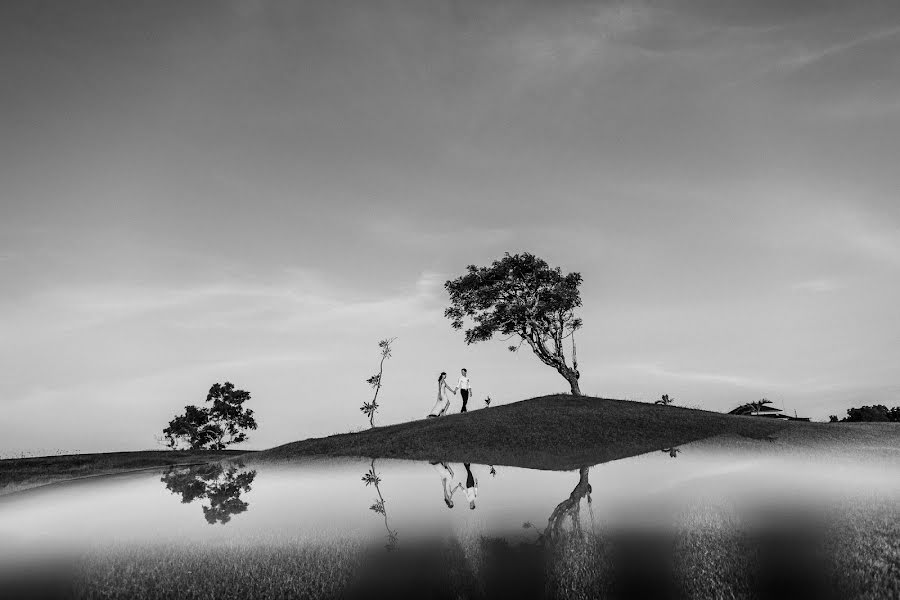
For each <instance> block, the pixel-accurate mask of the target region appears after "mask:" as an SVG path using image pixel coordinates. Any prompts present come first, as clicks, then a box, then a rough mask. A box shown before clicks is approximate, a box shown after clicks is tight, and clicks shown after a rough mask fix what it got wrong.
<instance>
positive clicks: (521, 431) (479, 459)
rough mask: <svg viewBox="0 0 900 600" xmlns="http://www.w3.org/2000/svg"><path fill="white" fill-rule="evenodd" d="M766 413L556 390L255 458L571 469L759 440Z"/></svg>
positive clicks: (768, 425)
mask: <svg viewBox="0 0 900 600" xmlns="http://www.w3.org/2000/svg"><path fill="white" fill-rule="evenodd" d="M782 427H784V424H783V423H777V422H774V421H771V420H769V419H759V418H752V417H738V416H733V415H725V414H721V413H714V412H708V411H703V410H692V409H687V408H680V407H673V406H660V405H655V404H645V403H640V402H629V401H625V400H608V399H603V398H591V397H586V396H582V397H576V396H569V395H553V396H542V397H539V398H532V399H530V400H523V401H521V402H516V403H513V404H506V405H503V406H497V407H494V408H489V409H481V410H477V411H474V412H470V413H467V414H456V415H450V416H447V417H441V418H438V419H423V420H419V421H410V422H408V423H400V424H397V425H389V426H387V427H377V428H375V429H370V430H368V431H363V432H360V433H347V434H341V435H333V436H330V437H326V438H314V439H308V440H303V441H299V442H293V443H290V444H285V445H283V446H278V447H275V448H272V449H270V450H266V451H264V452H260V453H258V454H257V455H255V458H271V459H285V458H293V457H299V456H311V455H331V456H366V457H372V458H404V459H414V460H444V461H453V462H473V463H481V464H492V465H510V466H519V467H529V468H536V469H575V468H578V467H581V466H584V465H592V464H597V463H601V462H606V461H609V460H616V459H620V458H626V457H628V456H634V455H636V454H643V453H644V452H650V451H652V450H659V449H662V448H668V447H671V446H677V445H679V444H684V443H687V442H692V441H695V440H699V439H702V438H706V437H710V436H714V435H719V434H723V433H732V434H737V435H742V436H748V437H754V438H764V437H767V436H769V435H772V434H773V433H775V432H776V431H778V430H779V429H781V428H782Z"/></svg>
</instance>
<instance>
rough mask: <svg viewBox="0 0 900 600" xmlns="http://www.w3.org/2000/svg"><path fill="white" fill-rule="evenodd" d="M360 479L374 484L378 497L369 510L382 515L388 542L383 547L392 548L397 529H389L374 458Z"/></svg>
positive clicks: (367, 484)
mask: <svg viewBox="0 0 900 600" xmlns="http://www.w3.org/2000/svg"><path fill="white" fill-rule="evenodd" d="M362 480H363V481H364V482H365V483H366V486H369V485H374V486H375V492H376V493H377V494H378V499H377V500H375V503H374V504H372V506H370V507H369V510H371V511H374V512H376V513H378V514H380V515H381V516H382V517H384V528H385V529H386V530H387V537H388V543H387V544H385V546H384V547H385V548H387V549H388V550H393V549H394V548H396V547H397V531H396V530H393V529H391V526H390V525H389V524H388V516H387V510H386V509H385V507H384V496H382V495H381V488H380V487H379V484H380V483H381V477H380V476H379V475H378V473H376V472H375V459H374V458H373V459H372V463H371V465H370V466H369V471H368V472H367V473H366V474H365V475H363V476H362Z"/></svg>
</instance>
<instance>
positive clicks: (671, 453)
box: [660, 447, 681, 458]
mask: <svg viewBox="0 0 900 600" xmlns="http://www.w3.org/2000/svg"><path fill="white" fill-rule="evenodd" d="M660 452H662V453H664V454H668V455H669V456H671V457H672V458H678V453H679V452H681V448H675V447H672V448H663V449H662V450H660Z"/></svg>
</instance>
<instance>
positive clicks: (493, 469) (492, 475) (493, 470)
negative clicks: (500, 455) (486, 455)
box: [488, 465, 497, 477]
mask: <svg viewBox="0 0 900 600" xmlns="http://www.w3.org/2000/svg"><path fill="white" fill-rule="evenodd" d="M488 466H489V467H490V468H491V470H490V471H488V472H489V473H490V474H491V477H496V476H497V469H495V468H494V465H488Z"/></svg>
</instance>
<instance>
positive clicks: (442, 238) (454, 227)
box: [366, 217, 513, 249]
mask: <svg viewBox="0 0 900 600" xmlns="http://www.w3.org/2000/svg"><path fill="white" fill-rule="evenodd" d="M366 228H367V230H368V233H369V235H371V236H372V237H374V238H377V239H378V240H380V241H381V242H385V243H391V244H396V245H398V246H407V247H414V248H423V249H426V248H431V249H434V248H441V247H442V246H446V245H449V244H453V245H456V246H460V247H464V248H472V247H478V248H484V247H491V246H497V245H500V244H505V243H507V242H509V241H510V240H512V239H513V232H512V231H511V230H510V229H505V228H501V227H480V226H475V225H469V224H464V225H458V224H454V223H452V222H451V223H449V224H447V225H446V226H445V227H442V228H437V227H434V222H433V221H426V223H425V224H423V223H422V222H414V221H412V220H410V219H407V218H403V217H393V218H383V219H375V220H373V221H370V222H368V223H367V225H366Z"/></svg>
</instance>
